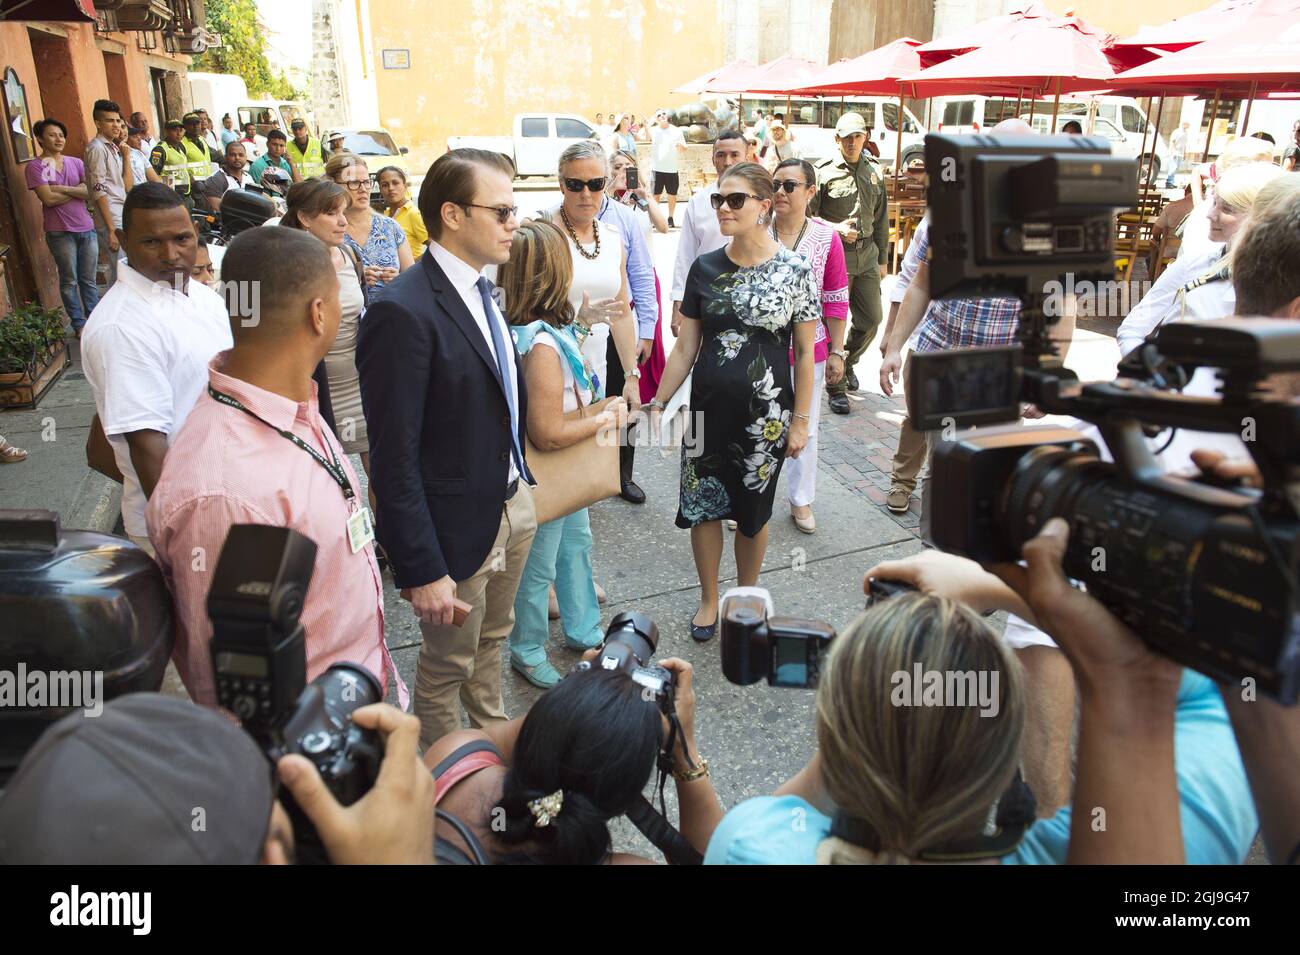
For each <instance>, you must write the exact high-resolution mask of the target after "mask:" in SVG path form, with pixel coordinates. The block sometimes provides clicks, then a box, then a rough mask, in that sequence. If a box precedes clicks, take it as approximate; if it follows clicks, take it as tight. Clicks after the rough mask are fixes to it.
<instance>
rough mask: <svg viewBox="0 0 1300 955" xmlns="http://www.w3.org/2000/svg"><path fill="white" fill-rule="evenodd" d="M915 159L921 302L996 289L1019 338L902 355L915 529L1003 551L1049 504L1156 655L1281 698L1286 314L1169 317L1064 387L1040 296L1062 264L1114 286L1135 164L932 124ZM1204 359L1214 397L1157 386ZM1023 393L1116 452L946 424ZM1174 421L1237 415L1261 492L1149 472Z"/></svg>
mask: <svg viewBox="0 0 1300 955" xmlns="http://www.w3.org/2000/svg"><path fill="white" fill-rule="evenodd" d="M926 168H927V169H929V170H930V171H931V172H930V181H929V204H930V236H931V248H930V263H929V265H930V291H931V294H932V296H934V297H935V298H943V297H968V296H972V295H980V294H999V295H1011V296H1015V297H1017V298H1019V299H1020V300H1021V303H1022V308H1021V314H1020V324H1019V328H1018V331H1017V337H1018V339H1019V344H1017V345H1014V346H1010V347H1006V348H980V349H954V350H951V351H941V352H928V353H914V354H913V355H912V359H911V364H910V366H909V372H908V374H909V381H908V386H907V401H908V416H909V418H911V419H912V421H913V423H914V424H915V426H916V427H918V428H921V429H928V430H940V431H941V437H942V439H943V440H939V441H937V442H936V443H935V445H934V451H933V457H932V461H931V476H930V480H929V481H928V482H927V484H926V487H925V492H924V513H923V517H922V533H923V535H924V537H925V538H926V539H927V540H928V541H930V542H931V543H933V544H934V545H935V546H937V547H939V548H941V549H943V550H946V551H952V552H954V553H958V554H963V555H965V556H967V557H970V558H972V559H974V560H977V561H980V562H981V563H991V562H999V561H1014V560H1018V559H1019V557H1020V548H1021V546H1022V545H1023V544H1024V543H1025V541H1027V540H1029V539H1030V538H1032V537H1033V536H1035V535H1036V534H1037V533H1038V532H1039V530H1040V529H1041V528H1042V527H1043V525H1044V524H1045V523H1046V522H1047V521H1048V520H1049V519H1051V518H1052V517H1057V516H1059V517H1063V518H1065V519H1067V520H1068V521H1069V522H1070V525H1071V531H1070V543H1069V548H1068V550H1067V553H1066V556H1065V571H1066V573H1067V574H1069V575H1070V576H1072V577H1074V578H1077V579H1079V580H1082V581H1084V582H1085V583H1086V584H1087V587H1088V591H1089V593H1091V594H1092V595H1093V596H1094V597H1096V598H1097V599H1098V600H1100V601H1101V602H1102V603H1103V604H1105V605H1106V606H1107V607H1108V608H1109V609H1110V610H1111V611H1112V612H1113V613H1115V614H1116V615H1117V616H1118V617H1119V618H1120V619H1122V620H1123V621H1124V622H1125V623H1126V624H1128V625H1129V626H1130V627H1132V628H1133V629H1134V630H1135V631H1136V632H1137V633H1139V634H1140V635H1141V636H1142V638H1143V639H1144V640H1145V641H1146V642H1147V643H1149V644H1150V645H1151V646H1152V647H1153V648H1154V649H1156V650H1158V651H1159V652H1161V653H1163V654H1165V655H1166V656H1168V657H1170V658H1171V659H1173V660H1176V661H1178V662H1179V663H1182V664H1185V665H1186V666H1189V667H1192V668H1193V669H1196V670H1199V671H1201V672H1202V673H1205V674H1207V675H1209V676H1212V677H1214V678H1216V679H1219V680H1224V681H1232V682H1237V681H1240V680H1242V679H1245V678H1250V679H1253V680H1255V681H1256V683H1257V684H1258V686H1259V688H1260V689H1262V690H1264V691H1265V692H1267V693H1269V694H1270V695H1272V696H1274V697H1276V698H1277V699H1278V700H1280V701H1282V702H1283V703H1288V704H1289V703H1293V702H1295V699H1296V695H1297V692H1298V691H1300V630H1298V629H1297V623H1298V622H1300V616H1298V615H1297V610H1298V609H1300V607H1298V605H1297V597H1298V596H1300V592H1298V590H1297V584H1296V579H1297V578H1296V574H1297V553H1298V548H1297V543H1298V542H1300V522H1298V521H1297V512H1296V507H1295V505H1294V504H1293V503H1292V501H1293V500H1295V497H1293V493H1294V491H1295V488H1294V486H1293V482H1295V481H1296V478H1297V475H1298V474H1300V471H1297V467H1298V466H1300V407H1297V406H1295V405H1293V404H1291V403H1289V402H1287V401H1284V400H1277V399H1269V398H1267V397H1265V396H1264V395H1263V394H1262V393H1261V391H1260V386H1261V384H1262V382H1263V379H1264V378H1266V377H1267V376H1268V375H1270V374H1273V373H1275V372H1282V371H1293V370H1295V369H1300V322H1289V321H1283V320H1270V319H1230V320H1226V321H1215V322H1186V323H1171V324H1169V325H1167V326H1165V327H1164V328H1162V329H1161V330H1160V332H1159V334H1158V337H1157V338H1156V340H1155V342H1154V343H1153V344H1148V345H1144V346H1142V352H1141V354H1140V356H1139V359H1138V360H1136V361H1135V362H1128V361H1126V365H1127V366H1129V367H1130V370H1129V371H1126V372H1124V374H1125V375H1131V376H1132V377H1122V378H1120V379H1119V380H1117V381H1115V382H1097V383H1090V384H1086V385H1083V384H1080V383H1079V381H1078V379H1077V378H1076V376H1075V375H1074V374H1073V373H1072V372H1070V371H1068V370H1066V369H1064V368H1063V367H1061V362H1060V359H1059V357H1058V356H1057V353H1056V349H1055V347H1054V345H1053V344H1052V342H1051V340H1050V338H1049V336H1048V325H1049V324H1050V322H1051V318H1052V316H1051V314H1050V313H1051V312H1053V311H1059V310H1054V309H1052V308H1050V307H1045V306H1049V303H1050V297H1051V296H1052V295H1055V294H1058V293H1059V290H1060V288H1062V285H1061V283H1062V280H1063V279H1066V284H1067V285H1068V276H1072V277H1073V278H1074V280H1075V282H1076V283H1077V282H1078V280H1079V279H1080V278H1082V279H1085V280H1092V281H1111V280H1113V279H1114V271H1113V266H1112V264H1111V263H1112V259H1111V254H1112V244H1113V242H1112V238H1111V234H1112V233H1111V228H1112V211H1113V209H1115V208H1118V207H1128V206H1131V205H1132V204H1133V203H1134V201H1135V200H1136V184H1135V183H1136V179H1135V176H1136V171H1135V164H1134V162H1133V161H1132V160H1129V159H1120V158H1117V157H1113V156H1110V155H1108V154H1106V147H1105V145H1104V144H1103V143H1102V142H1101V141H1100V140H1095V139H1086V138H1080V137H1046V136H1035V137H1023V138H1011V137H1007V138H998V139H990V138H987V137H981V136H943V135H930V136H927V137H926ZM1053 286H1055V287H1056V289H1057V292H1049V289H1052V288H1053ZM1201 366H1206V367H1211V368H1215V369H1219V375H1220V379H1221V382H1222V386H1221V395H1220V397H1218V398H1197V397H1190V396H1184V395H1180V394H1176V393H1173V392H1170V391H1168V390H1165V388H1163V387H1160V386H1162V385H1164V383H1165V382H1166V381H1167V380H1170V379H1179V378H1182V380H1186V379H1188V378H1190V376H1191V373H1192V371H1194V370H1195V369H1196V368H1198V367H1201ZM1133 368H1136V371H1134V370H1132V369H1133ZM1171 368H1172V369H1173V370H1175V371H1177V372H1178V373H1177V374H1170V370H1171ZM1022 401H1027V402H1033V403H1034V404H1036V405H1037V406H1038V407H1039V408H1040V409H1042V410H1043V411H1045V412H1048V413H1052V414H1065V415H1072V416H1074V417H1076V418H1080V419H1082V420H1084V421H1088V422H1091V423H1093V424H1095V425H1096V426H1097V427H1098V428H1099V429H1100V432H1101V435H1102V438H1103V440H1104V441H1105V444H1106V446H1107V448H1108V449H1109V451H1110V452H1111V455H1112V456H1113V458H1114V463H1110V462H1106V461H1103V460H1102V459H1101V457H1100V456H1099V454H1098V448H1097V446H1096V445H1095V444H1094V443H1093V442H1092V441H1090V440H1088V439H1087V438H1085V437H1084V435H1083V434H1081V433H1080V432H1077V431H1073V430H1069V429H1065V428H1058V427H1050V426H1049V427H1021V426H1019V425H1015V424H1012V425H1008V426H1003V427H994V428H980V429H979V430H973V431H960V432H958V431H956V430H955V429H956V428H957V427H964V426H971V425H983V424H989V423H993V422H1014V421H1016V420H1017V419H1018V418H1019V416H1020V411H1019V408H1020V402H1022ZM1178 427H1184V428H1191V429H1194V430H1197V431H1213V432H1224V433H1229V432H1237V433H1241V432H1243V430H1245V429H1247V428H1249V430H1250V432H1252V433H1253V435H1254V440H1253V441H1250V442H1248V446H1249V448H1250V452H1251V455H1252V457H1253V458H1254V460H1255V463H1256V464H1257V465H1258V466H1259V469H1260V472H1261V474H1262V475H1263V479H1264V489H1263V491H1262V492H1253V491H1247V490H1244V489H1241V488H1237V487H1233V488H1225V487H1221V486H1212V485H1210V484H1208V483H1203V482H1200V481H1194V480H1188V479H1182V478H1178V477H1173V476H1169V475H1167V474H1165V473H1164V472H1163V469H1162V468H1161V466H1160V464H1159V463H1158V462H1157V461H1156V459H1155V457H1154V455H1153V454H1152V452H1151V450H1150V447H1149V446H1148V444H1147V442H1146V440H1145V435H1146V434H1147V433H1149V432H1150V431H1151V430H1152V429H1154V430H1155V431H1157V432H1158V431H1159V430H1161V429H1165V428H1178Z"/></svg>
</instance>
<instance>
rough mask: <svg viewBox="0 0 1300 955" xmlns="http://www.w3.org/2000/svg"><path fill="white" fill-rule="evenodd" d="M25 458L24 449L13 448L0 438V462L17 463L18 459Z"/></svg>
mask: <svg viewBox="0 0 1300 955" xmlns="http://www.w3.org/2000/svg"><path fill="white" fill-rule="evenodd" d="M26 460H27V452H26V451H24V450H23V449H22V448H15V447H14V446H13V445H12V444H10V443H9V442H8V441H6V440H5V439H4V438H0V464H17V463H18V462H19V461H26Z"/></svg>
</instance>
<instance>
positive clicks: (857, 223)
mask: <svg viewBox="0 0 1300 955" xmlns="http://www.w3.org/2000/svg"><path fill="white" fill-rule="evenodd" d="M835 142H836V144H837V145H838V146H839V148H840V155H839V156H836V157H835V158H833V159H824V160H822V161H820V162H818V163H816V164H815V165H816V167H817V192H816V194H815V195H814V196H813V198H812V202H811V203H810V204H809V206H808V214H809V215H816V216H820V217H821V218H823V219H825V220H826V221H827V222H830V223H833V224H834V225H835V230H836V231H837V232H839V234H840V239H842V240H843V242H844V262H845V266H846V267H847V268H848V272H849V310H850V311H851V312H852V324H851V326H850V329H849V335H848V340H847V341H845V343H844V347H845V351H846V352H847V355H844V356H842V357H844V368H845V375H844V378H842V379H841V380H840V381H839V382H837V383H836V384H834V385H830V384H828V385H827V386H826V391H827V394H828V396H829V400H830V406H831V410H832V411H834V412H835V413H836V414H848V413H849V399H848V395H847V394H846V393H845V392H846V390H847V389H849V388H852V389H853V390H854V391H857V389H858V379H857V376H856V375H855V374H854V373H853V366H854V365H856V364H857V361H858V359H859V358H861V357H862V353H863V352H865V351H866V350H867V346H868V345H870V344H871V340H872V339H873V338H875V337H876V332H877V330H878V329H879V328H880V280H881V279H882V278H884V275H885V261H886V256H887V254H888V251H889V250H888V245H889V199H888V197H887V196H886V195H885V179H884V175H883V174H882V173H881V171H880V166H878V165H877V164H876V162H875V160H874V159H873V158H872V157H871V155H870V153H868V152H867V151H866V149H865V147H866V142H867V122H866V120H865V119H863V118H862V115H861V114H860V113H845V114H844V115H843V116H841V117H840V119H839V122H837V123H836V124H835Z"/></svg>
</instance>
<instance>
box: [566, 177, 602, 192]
mask: <svg viewBox="0 0 1300 955" xmlns="http://www.w3.org/2000/svg"><path fill="white" fill-rule="evenodd" d="M607 181H608V180H606V179H605V177H604V176H601V177H600V178H598V179H565V180H564V188H565V189H568V190H569V191H570V192H582V187H583V186H586V187H587V188H588V189H590V190H591V191H592V192H604V191H605V183H606V182H607Z"/></svg>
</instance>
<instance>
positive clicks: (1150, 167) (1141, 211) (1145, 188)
mask: <svg viewBox="0 0 1300 955" xmlns="http://www.w3.org/2000/svg"><path fill="white" fill-rule="evenodd" d="M1164 111H1165V98H1164V97H1163V96H1161V97H1160V104H1159V105H1158V106H1156V121H1155V126H1154V128H1153V129H1152V132H1153V133H1154V134H1155V135H1154V136H1152V137H1151V157H1152V160H1151V162H1148V163H1147V178H1146V182H1144V183H1143V185H1142V198H1141V199H1140V200H1139V201H1138V224H1137V228H1136V229H1135V230H1134V231H1133V246H1132V248H1130V249H1129V256H1128V268H1127V269H1125V270H1124V271H1125V275H1124V278H1125V280H1127V279H1128V278H1129V277H1130V276H1132V274H1133V266H1134V264H1135V263H1136V262H1137V249H1138V240H1139V239H1140V238H1141V236H1142V226H1143V225H1145V224H1146V215H1147V196H1148V195H1149V194H1150V192H1151V178H1152V175H1153V174H1154V173H1155V170H1156V164H1155V155H1156V144H1157V143H1159V141H1160V116H1161V114H1162V113H1164ZM1147 115H1148V116H1149V115H1151V97H1149V96H1148V97H1147ZM1147 125H1148V126H1151V125H1152V124H1151V123H1147ZM1146 152H1147V133H1146V130H1145V129H1144V130H1142V152H1141V154H1140V155H1142V156H1145V155H1146ZM1139 161H1141V160H1139Z"/></svg>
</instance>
